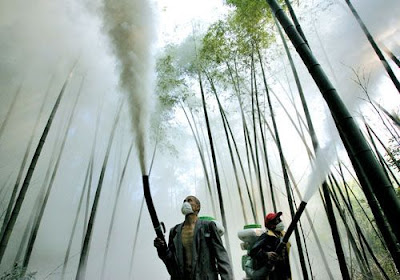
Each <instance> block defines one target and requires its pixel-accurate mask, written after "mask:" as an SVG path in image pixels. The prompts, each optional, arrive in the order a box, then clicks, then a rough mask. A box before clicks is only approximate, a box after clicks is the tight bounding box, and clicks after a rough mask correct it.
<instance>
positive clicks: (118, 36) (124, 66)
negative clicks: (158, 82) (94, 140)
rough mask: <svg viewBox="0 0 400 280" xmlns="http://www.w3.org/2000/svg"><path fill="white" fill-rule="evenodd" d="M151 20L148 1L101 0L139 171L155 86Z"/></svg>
mask: <svg viewBox="0 0 400 280" xmlns="http://www.w3.org/2000/svg"><path fill="white" fill-rule="evenodd" d="M153 22H154V20H153V13H152V9H151V6H150V3H149V1H146V0H133V1H112V0H105V1H104V7H103V23H104V29H105V31H106V33H107V34H108V36H109V39H110V41H111V45H112V49H113V50H114V53H115V55H116V58H117V60H118V63H119V65H118V66H119V68H120V69H119V71H120V73H119V74H120V76H119V84H120V87H121V88H122V90H123V91H124V92H125V93H126V94H127V98H128V104H129V109H130V112H131V115H132V129H133V132H134V133H135V135H136V145H137V150H138V153H139V155H140V158H139V159H140V167H141V170H142V174H145V173H146V167H147V163H146V144H145V142H146V139H147V137H146V131H147V130H148V126H149V116H150V108H151V100H152V98H151V94H152V90H153V85H154V65H155V62H154V55H153V54H152V50H153V45H154V44H153V43H154V41H155V40H154V38H155V28H154V24H153Z"/></svg>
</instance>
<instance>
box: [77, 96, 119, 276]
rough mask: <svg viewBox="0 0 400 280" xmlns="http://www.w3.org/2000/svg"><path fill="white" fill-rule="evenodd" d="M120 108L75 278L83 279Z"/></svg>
mask: <svg viewBox="0 0 400 280" xmlns="http://www.w3.org/2000/svg"><path fill="white" fill-rule="evenodd" d="M121 108H122V102H121V104H120V105H119V106H118V110H117V116H116V117H115V120H114V124H113V126H112V130H111V134H110V138H109V140H108V146H107V151H106V154H105V156H104V160H103V165H102V167H101V172H100V177H99V181H98V184H97V189H96V193H95V195H94V201H93V204H92V209H91V211H90V217H89V221H88V225H87V229H86V233H85V239H84V241H83V245H82V250H81V254H80V258H79V265H78V271H77V274H76V278H75V279H76V280H83V279H85V274H86V268H87V260H88V257H89V249H90V242H91V239H92V233H93V226H94V222H95V218H96V213H97V207H98V204H99V201H100V195H101V190H102V187H103V180H104V175H105V172H106V168H107V163H108V158H109V156H110V151H111V146H112V143H113V140H114V135H115V131H116V128H117V124H118V121H119V118H120V116H121Z"/></svg>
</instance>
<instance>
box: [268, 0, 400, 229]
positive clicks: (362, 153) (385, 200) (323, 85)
mask: <svg viewBox="0 0 400 280" xmlns="http://www.w3.org/2000/svg"><path fill="white" fill-rule="evenodd" d="M267 2H268V4H269V5H270V7H271V9H272V11H273V12H274V14H275V16H276V17H277V19H278V20H279V22H280V23H281V25H282V26H283V27H284V29H285V31H286V34H287V35H288V37H289V38H290V40H291V41H292V42H293V44H294V46H295V47H296V50H297V51H298V53H299V55H300V57H301V58H302V59H303V61H304V63H305V64H306V66H307V67H308V69H309V71H310V73H311V75H312V77H313V79H314V80H315V82H316V84H317V86H318V87H319V89H320V91H321V93H322V95H323V97H324V98H325V100H326V102H327V104H328V107H329V108H330V111H331V114H332V116H333V119H334V121H335V123H336V126H337V128H338V131H339V134H340V136H341V138H342V141H343V144H344V145H345V147H346V150H347V152H348V154H349V157H350V160H351V161H352V163H353V166H354V169H355V171H356V173H357V175H358V176H359V178H360V181H362V184H363V185H364V192H368V191H371V194H374V195H376V197H377V199H378V200H379V202H380V206H381V207H382V210H383V211H384V214H385V216H386V217H387V220H388V222H389V224H390V226H391V228H392V230H393V232H394V233H395V235H396V236H400V227H399V225H398V217H399V216H400V202H399V200H398V198H397V196H396V193H395V192H394V189H393V187H392V185H391V184H390V182H389V181H388V180H387V178H386V176H385V174H384V172H383V171H382V167H381V166H380V164H379V163H378V161H377V159H376V158H375V156H374V154H373V152H372V151H371V149H370V147H369V146H368V144H367V142H366V140H365V138H364V136H363V135H362V134H361V131H360V129H359V127H358V126H357V124H356V122H355V121H354V120H353V118H352V117H351V115H350V113H349V111H348V110H347V108H346V106H345V105H344V103H343V101H342V100H341V99H340V97H339V95H338V94H337V92H336V90H335V88H334V87H333V85H332V84H331V82H330V81H329V79H328V78H327V76H326V75H325V73H324V71H323V69H322V67H321V66H320V64H319V63H318V61H317V60H316V59H315V57H314V55H313V54H312V52H311V50H310V49H309V47H308V46H307V45H306V44H305V42H304V40H303V39H302V38H301V36H300V35H299V34H298V32H297V31H296V29H295V28H294V26H293V24H292V23H291V22H290V20H289V18H288V17H287V16H286V14H285V12H284V11H283V10H282V8H281V7H280V6H279V4H278V3H277V2H276V0H267ZM364 179H365V180H364ZM382 230H383V229H382Z"/></svg>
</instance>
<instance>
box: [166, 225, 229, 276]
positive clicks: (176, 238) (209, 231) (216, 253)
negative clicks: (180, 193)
mask: <svg viewBox="0 0 400 280" xmlns="http://www.w3.org/2000/svg"><path fill="white" fill-rule="evenodd" d="M182 226H183V223H181V224H178V225H176V226H175V227H173V228H172V229H171V230H170V233H169V241H168V248H167V250H166V251H165V250H164V251H162V250H158V256H159V257H160V259H162V260H163V262H164V263H165V265H166V267H167V269H168V272H169V274H170V275H171V280H188V279H185V278H184V276H183V275H184V259H183V258H184V256H183V245H182V235H181V233H182ZM218 274H219V275H220V276H221V280H232V279H233V274H232V269H231V265H230V261H229V257H228V254H227V252H226V250H225V248H224V246H223V245H222V240H221V238H220V236H219V235H218V233H217V228H216V225H215V223H214V222H212V221H203V220H197V222H196V225H195V228H194V234H193V252H192V275H191V277H190V280H206V279H209V280H218Z"/></svg>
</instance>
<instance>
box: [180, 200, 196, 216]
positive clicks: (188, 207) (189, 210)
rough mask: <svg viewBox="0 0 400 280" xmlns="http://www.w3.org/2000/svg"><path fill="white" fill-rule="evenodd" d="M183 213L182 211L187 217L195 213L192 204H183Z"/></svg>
mask: <svg viewBox="0 0 400 280" xmlns="http://www.w3.org/2000/svg"><path fill="white" fill-rule="evenodd" d="M181 211H182V214H183V215H185V216H186V215H189V214H192V213H194V212H193V209H192V205H190V203H189V202H187V201H186V202H184V203H183V204H182V208H181Z"/></svg>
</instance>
